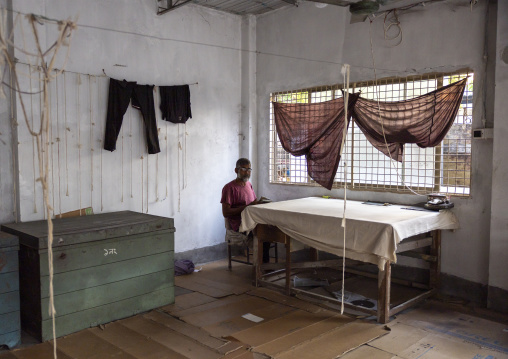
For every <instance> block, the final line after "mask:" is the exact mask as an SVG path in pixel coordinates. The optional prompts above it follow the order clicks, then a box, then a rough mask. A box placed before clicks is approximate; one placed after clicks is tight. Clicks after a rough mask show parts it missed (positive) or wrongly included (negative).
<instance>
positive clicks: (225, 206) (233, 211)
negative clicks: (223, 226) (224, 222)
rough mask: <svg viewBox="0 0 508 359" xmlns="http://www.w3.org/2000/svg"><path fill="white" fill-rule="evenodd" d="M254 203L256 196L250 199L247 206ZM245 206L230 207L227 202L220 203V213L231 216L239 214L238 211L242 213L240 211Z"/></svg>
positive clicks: (255, 202)
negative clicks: (252, 199)
mask: <svg viewBox="0 0 508 359" xmlns="http://www.w3.org/2000/svg"><path fill="white" fill-rule="evenodd" d="M254 204H258V199H257V198H256V199H255V200H254V201H252V202H251V203H250V204H248V205H247V206H250V205H254ZM247 206H240V207H235V208H231V206H230V205H229V203H223V204H222V215H223V216H224V217H231V216H236V215H239V214H240V213H242V211H243V210H244V209H245V207H247Z"/></svg>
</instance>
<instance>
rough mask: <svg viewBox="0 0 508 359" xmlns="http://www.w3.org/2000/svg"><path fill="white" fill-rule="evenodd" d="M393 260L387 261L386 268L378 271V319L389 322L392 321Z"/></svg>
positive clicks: (381, 321)
mask: <svg viewBox="0 0 508 359" xmlns="http://www.w3.org/2000/svg"><path fill="white" fill-rule="evenodd" d="M390 264H391V262H390V261H386V264H385V269H384V270H379V272H378V280H377V286H378V296H377V321H378V322H379V323H383V324H384V323H388V322H389V321H390V278H391V274H392V273H391V271H392V268H391V266H390Z"/></svg>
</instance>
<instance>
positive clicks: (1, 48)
mask: <svg viewBox="0 0 508 359" xmlns="http://www.w3.org/2000/svg"><path fill="white" fill-rule="evenodd" d="M6 18H7V17H6V12H3V14H2V16H1V17H0V20H1V24H0V55H1V56H0V66H4V65H6V66H9V68H10V70H11V78H12V79H13V82H12V83H11V84H12V86H11V88H12V89H13V90H14V91H15V92H16V93H17V95H18V98H19V104H20V107H21V113H22V116H23V118H24V120H25V124H26V127H27V130H28V132H29V133H30V135H31V136H33V137H35V139H36V144H37V158H38V162H39V178H38V179H37V180H38V181H39V182H40V183H41V187H42V193H43V204H44V205H45V208H46V211H45V212H44V218H47V223H48V262H49V307H48V311H49V314H50V316H51V318H52V325H53V338H54V340H53V355H54V358H56V357H57V353H56V329H55V313H56V311H55V305H54V290H53V249H52V246H53V222H52V213H53V207H52V206H51V205H50V203H49V186H48V177H49V176H48V174H49V141H50V138H51V137H50V125H49V119H50V117H49V110H50V103H49V89H50V87H49V82H50V81H51V80H52V79H53V78H54V77H52V75H51V71H52V70H53V66H54V63H55V60H56V57H57V55H58V52H59V49H60V47H61V46H62V45H63V46H68V42H67V38H70V35H71V32H72V30H74V28H75V24H74V23H73V22H71V21H62V22H58V24H59V34H58V39H57V40H56V41H55V43H54V44H53V45H51V46H50V47H49V49H48V50H47V51H43V50H42V49H41V45H40V41H39V34H38V32H37V27H36V24H41V23H44V22H47V21H46V19H44V18H40V17H36V16H34V15H29V16H27V17H26V19H27V20H28V22H29V24H30V27H31V29H32V35H33V38H34V41H33V43H34V44H35V46H36V50H37V52H36V54H31V53H28V52H26V51H24V50H21V53H23V54H25V55H27V56H33V55H35V57H36V58H37V61H38V62H39V68H40V76H41V77H40V79H41V84H42V92H41V94H42V98H41V101H40V109H41V116H40V119H41V121H40V127H39V129H38V130H37V131H35V130H34V123H33V122H32V124H30V121H29V118H28V115H27V111H26V107H25V103H24V100H23V97H22V93H23V91H21V86H20V83H19V79H18V75H17V72H16V65H15V61H14V59H13V58H11V55H10V52H9V47H10V46H11V45H10V43H11V41H10V38H9V37H7V36H6V34H5V29H4V27H5V25H6ZM15 24H16V22H15ZM22 34H24V32H23V30H22ZM23 43H25V42H24V39H23ZM67 55H68V52H67ZM29 72H31V71H29ZM1 73H3V71H1ZM28 94H31V91H30V92H28ZM42 99H43V101H42ZM31 117H32V119H33V103H32V112H31ZM44 136H45V138H44ZM34 157H35V156H34ZM34 173H35V172H34Z"/></svg>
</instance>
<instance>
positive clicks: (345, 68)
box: [340, 64, 349, 314]
mask: <svg viewBox="0 0 508 359" xmlns="http://www.w3.org/2000/svg"><path fill="white" fill-rule="evenodd" d="M342 74H343V76H344V82H343V83H344V84H345V87H346V92H345V98H344V130H343V133H342V143H341V147H340V151H341V156H342V153H343V152H344V143H345V139H346V133H347V119H348V113H347V110H348V105H349V65H348V64H344V65H343V66H342ZM342 162H343V165H344V210H343V216H342V228H343V231H344V238H343V243H342V296H341V302H340V314H344V290H345V283H344V281H345V279H346V276H345V273H346V203H347V162H346V161H345V160H344V159H343V161H342Z"/></svg>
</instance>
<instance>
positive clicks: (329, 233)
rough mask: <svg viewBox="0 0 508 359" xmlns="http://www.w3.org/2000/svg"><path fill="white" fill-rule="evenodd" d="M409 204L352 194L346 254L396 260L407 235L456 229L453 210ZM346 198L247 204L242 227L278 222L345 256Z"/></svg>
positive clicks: (379, 263)
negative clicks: (373, 202)
mask: <svg viewBox="0 0 508 359" xmlns="http://www.w3.org/2000/svg"><path fill="white" fill-rule="evenodd" d="M407 207H408V206H402V205H389V206H377V205H368V204H363V203H362V202H358V201H351V200H348V201H347V203H346V231H347V232H346V257H347V258H351V259H355V260H360V261H363V262H369V263H373V264H376V265H377V266H378V267H379V268H380V269H381V270H382V269H384V266H385V264H386V261H391V262H394V263H395V262H396V261H397V257H396V254H395V252H396V250H397V245H398V244H399V242H400V241H401V240H403V239H404V238H408V237H411V236H414V235H417V234H421V233H425V232H428V231H432V230H436V229H457V228H459V223H458V220H457V217H456V216H455V215H454V214H453V212H451V211H450V210H442V211H439V212H433V211H417V210H408V209H404V208H407ZM343 214H344V201H343V200H341V199H325V198H319V197H309V198H301V199H294V200H289V201H281V202H272V203H267V204H262V205H256V206H248V207H247V208H245V209H244V210H243V211H242V224H241V227H240V231H250V230H252V229H254V227H256V224H270V225H274V226H277V227H278V228H279V229H280V230H281V231H282V232H284V233H285V234H287V235H288V236H290V237H291V238H294V239H296V240H298V241H301V242H302V243H304V244H307V245H309V246H311V247H314V248H316V249H319V250H322V251H326V252H329V253H332V254H336V255H339V256H342V252H343V249H342V243H343V238H344V230H343V228H342V227H341V222H342V217H343Z"/></svg>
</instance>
